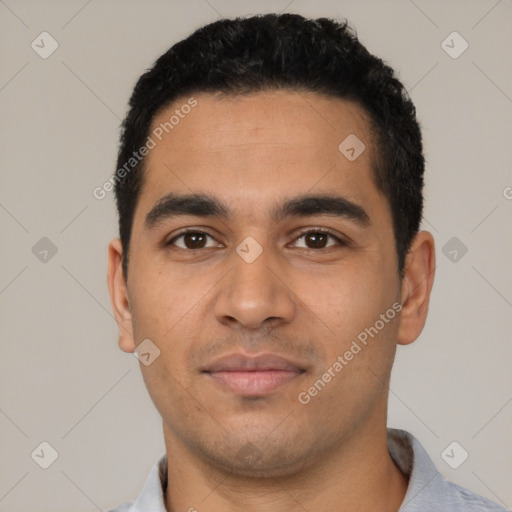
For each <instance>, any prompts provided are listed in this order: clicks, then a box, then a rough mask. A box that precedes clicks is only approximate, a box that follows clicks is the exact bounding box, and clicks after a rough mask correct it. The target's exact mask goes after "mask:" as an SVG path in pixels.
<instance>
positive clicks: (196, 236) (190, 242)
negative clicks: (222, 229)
mask: <svg viewBox="0 0 512 512" xmlns="http://www.w3.org/2000/svg"><path fill="white" fill-rule="evenodd" d="M208 238H211V239H212V240H213V238H212V237H211V236H210V235H209V234H208V233H205V232H203V231H186V232H184V233H181V234H179V235H177V236H175V237H174V238H173V239H172V240H170V241H169V243H168V245H175V246H176V247H179V248H180V249H188V250H191V251H193V250H196V249H204V248H205V247H207V245H206V244H207V243H208ZM178 240H180V243H176V242H177V241H178ZM215 246H216V244H213V245H210V246H209V247H215Z"/></svg>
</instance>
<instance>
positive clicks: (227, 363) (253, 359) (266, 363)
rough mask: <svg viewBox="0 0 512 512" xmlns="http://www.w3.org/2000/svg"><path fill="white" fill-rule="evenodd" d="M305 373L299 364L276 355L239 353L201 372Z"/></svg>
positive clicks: (214, 363)
mask: <svg viewBox="0 0 512 512" xmlns="http://www.w3.org/2000/svg"><path fill="white" fill-rule="evenodd" d="M269 370H281V371H293V372H303V371H305V370H304V368H302V367H301V366H300V365H299V364H297V363H295V362H293V361H290V360H289V359H286V358H284V357H282V356H278V355H276V354H269V353H267V354H260V355H257V356H248V355H244V354H240V353H236V354H228V355H225V356H222V357H220V358H218V359H215V360H214V361H212V362H211V363H210V364H209V365H207V366H206V367H205V368H204V369H203V371H204V372H207V373H213V372H236V371H239V372H251V371H252V372H256V371H269Z"/></svg>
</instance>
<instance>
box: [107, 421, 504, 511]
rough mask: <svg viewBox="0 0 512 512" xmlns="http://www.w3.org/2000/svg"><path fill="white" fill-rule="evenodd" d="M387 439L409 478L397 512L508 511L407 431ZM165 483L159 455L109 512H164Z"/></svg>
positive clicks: (394, 432) (390, 432)
mask: <svg viewBox="0 0 512 512" xmlns="http://www.w3.org/2000/svg"><path fill="white" fill-rule="evenodd" d="M387 438H388V449H389V453H390V455H391V458H392V459H393V460H394V462H395V464H396V465H397V466H398V467H399V468H400V470H401V471H402V473H404V474H405V475H406V476H407V477H408V479H409V483H408V486H407V492H406V494H405V497H404V500H403V501H402V505H401V506H400V508H399V510H398V512H477V511H478V512H484V511H485V512H507V509H505V508H503V507H501V506H500V505H497V504H496V503H494V502H492V501H490V500H488V499H487V498H484V497H483V496H480V495H478V494H475V493H474V492H472V491H470V490H468V489H465V488H464V487H461V486H459V485H457V484H454V483H452V482H449V481H448V480H446V478H444V477H443V476H442V475H441V473H439V471H437V469H436V467H435V466H434V463H433V462H432V460H431V459H430V457H429V456H428V454H427V452H426V451H425V450H424V448H423V447H422V446H421V444H420V442H419V441H418V440H417V439H416V438H415V437H414V436H413V435H412V434H410V433H409V432H406V431H405V430H399V429H394V428H388V429H387ZM166 484H167V458H166V456H165V455H162V457H160V459H159V460H158V461H157V462H156V464H155V465H154V466H153V468H152V469H151V472H150V474H149V476H148V478H147V480H146V483H145V484H144V487H143V489H142V492H141V493H140V494H139V497H138V498H137V499H136V500H135V502H131V503H125V504H124V505H120V506H119V507H116V508H114V509H112V510H110V511H109V512H166V510H165V505H164V489H165V486H166Z"/></svg>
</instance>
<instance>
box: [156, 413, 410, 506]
mask: <svg viewBox="0 0 512 512" xmlns="http://www.w3.org/2000/svg"><path fill="white" fill-rule="evenodd" d="M164 437H165V442H166V448H167V461H168V468H167V469H168V490H167V492H166V496H165V503H166V509H167V512H179V511H191V512H194V510H196V511H197V512H202V511H204V510H208V511H209V512H221V511H222V512H242V511H243V512H289V511H290V510H299V511H302V510H322V509H323V510H336V511H338V512H349V511H350V512H367V511H368V512H370V511H371V512H375V511H376V510H378V511H379V512H397V511H398V509H399V508H400V504H401V503H402V501H403V499H404V496H405V493H406V491H407V478H406V477H405V476H404V475H403V474H402V473H401V471H400V470H399V469H398V467H397V466H396V465H395V463H394V462H393V460H392V459H391V456H390V455H389V451H388V446H387V430H386V427H385V422H384V424H383V425H382V426H380V427H378V428H375V427H373V426H366V427H363V428H359V429H358V430H357V432H354V433H352V434H351V435H349V436H347V437H346V438H345V439H343V440H342V441H341V442H340V443H339V446H336V447H335V449H333V450H331V451H330V452H329V453H328V454H324V455H323V456H321V457H319V458H318V460H317V461H316V462H314V463H311V464H310V465H308V466H307V467H306V468H303V469H301V470H300V471H298V472H296V473H293V474H289V475H286V476H282V477H278V478H249V477H240V476H239V475H233V474H226V473H225V472H223V471H221V470H219V469H218V468H215V467H212V466H210V465H209V464H207V463H205V462H204V461H202V460H200V459H199V458H197V457H196V456H194V455H193V454H191V453H190V451H189V450H188V449H187V448H186V447H185V446H184V445H183V444H181V443H180V442H179V440H178V439H177V438H176V437H174V435H172V434H171V432H170V431H169V430H168V429H166V428H165V427H164Z"/></svg>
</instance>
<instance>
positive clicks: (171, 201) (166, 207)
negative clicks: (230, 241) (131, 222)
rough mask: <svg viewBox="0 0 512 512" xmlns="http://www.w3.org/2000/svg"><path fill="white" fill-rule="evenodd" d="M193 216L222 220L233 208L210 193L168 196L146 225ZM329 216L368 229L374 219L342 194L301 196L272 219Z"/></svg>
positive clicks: (277, 208)
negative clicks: (352, 222)
mask: <svg viewBox="0 0 512 512" xmlns="http://www.w3.org/2000/svg"><path fill="white" fill-rule="evenodd" d="M183 215H190V216H194V217H218V218H220V219H223V220H229V219H230V216H231V215H230V209H229V207H228V206H227V205H226V204H225V203H224V202H223V201H221V200H219V199H217V198H216V197H213V196H210V195H208V194H187V195H178V194H173V193H171V194H167V195H165V196H164V197H162V198H160V199H159V200H158V201H157V202H156V204H155V205H154V206H153V208H152V209H151V211H150V212H149V213H148V214H147V215H146V219H145V222H144V226H145V228H146V229H152V228H154V227H155V226H157V225H158V224H160V223H161V222H163V221H164V220H167V219H170V218H173V217H179V216H183ZM314 215H329V216H333V217H340V218H345V219H349V220H352V221H354V222H355V223H357V224H359V225H361V226H363V227H366V226H368V225H370V217H369V215H368V213H367V212H366V211H365V210H364V208H363V207H362V206H360V205H358V204H356V203H354V202H352V201H350V200H348V199H347V198H345V197H343V196H338V195H330V194H329V195H325V194H323V195H307V194H306V195H300V196H297V197H293V198H290V199H287V200H285V201H284V202H283V203H282V204H279V205H276V206H274V208H273V209H272V210H271V213H270V217H271V219H272V220H273V221H274V222H279V221H281V220H283V219H285V218H288V217H309V216H314Z"/></svg>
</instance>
